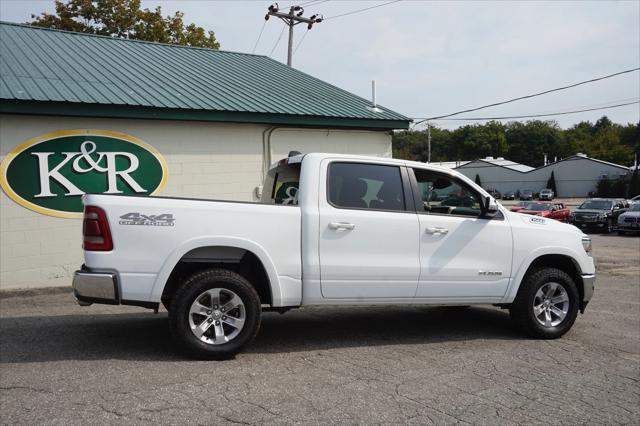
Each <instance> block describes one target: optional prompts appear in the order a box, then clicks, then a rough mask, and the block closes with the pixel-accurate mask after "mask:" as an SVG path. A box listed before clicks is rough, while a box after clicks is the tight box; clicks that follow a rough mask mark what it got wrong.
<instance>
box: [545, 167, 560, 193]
mask: <svg viewBox="0 0 640 426" xmlns="http://www.w3.org/2000/svg"><path fill="white" fill-rule="evenodd" d="M547 188H549V189H550V190H552V191H553V193H554V195H555V196H556V197H557V196H558V189H557V188H556V177H555V176H554V174H553V171H551V176H549V180H548V181H547Z"/></svg>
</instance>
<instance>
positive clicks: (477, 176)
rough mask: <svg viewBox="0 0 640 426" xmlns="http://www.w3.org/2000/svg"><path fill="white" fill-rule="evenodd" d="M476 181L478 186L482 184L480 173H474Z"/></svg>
mask: <svg viewBox="0 0 640 426" xmlns="http://www.w3.org/2000/svg"><path fill="white" fill-rule="evenodd" d="M476 183H477V184H478V186H482V182H481V181H480V175H479V174H477V173H476Z"/></svg>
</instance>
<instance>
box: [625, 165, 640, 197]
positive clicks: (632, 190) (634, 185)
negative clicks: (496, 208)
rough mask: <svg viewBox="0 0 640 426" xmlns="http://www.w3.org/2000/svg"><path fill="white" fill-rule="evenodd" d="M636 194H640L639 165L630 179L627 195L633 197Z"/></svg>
mask: <svg viewBox="0 0 640 426" xmlns="http://www.w3.org/2000/svg"><path fill="white" fill-rule="evenodd" d="M636 195H640V173H638V167H636V168H635V169H634V170H633V174H632V175H631V180H630V181H629V194H628V195H627V197H629V198H633V197H635V196H636Z"/></svg>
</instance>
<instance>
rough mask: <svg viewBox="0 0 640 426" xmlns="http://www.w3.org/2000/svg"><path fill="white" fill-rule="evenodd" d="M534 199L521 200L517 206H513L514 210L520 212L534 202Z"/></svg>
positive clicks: (512, 209)
mask: <svg viewBox="0 0 640 426" xmlns="http://www.w3.org/2000/svg"><path fill="white" fill-rule="evenodd" d="M533 203H534V202H533V201H520V202H519V203H518V205H517V206H513V207H511V211H512V212H519V211H520V210H524V209H526V208H527V207H529V205H530V204H533Z"/></svg>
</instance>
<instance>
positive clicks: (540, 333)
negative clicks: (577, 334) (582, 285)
mask: <svg viewBox="0 0 640 426" xmlns="http://www.w3.org/2000/svg"><path fill="white" fill-rule="evenodd" d="M552 282H555V283H558V284H560V285H561V286H562V287H563V288H564V290H565V291H566V292H567V295H568V298H569V308H568V310H567V314H566V316H565V317H564V319H563V320H562V322H560V323H559V324H557V325H556V326H544V325H543V324H541V323H540V322H538V320H537V319H536V317H535V315H534V310H533V304H534V300H535V295H536V292H537V291H538V290H539V289H540V288H541V287H542V286H544V285H545V284H547V283H552ZM579 298H580V296H579V293H578V288H577V286H576V283H575V282H574V281H573V279H572V278H571V277H570V276H569V275H568V274H567V273H566V272H564V271H562V270H560V269H556V268H542V269H538V270H536V271H534V272H532V273H530V274H528V275H527V276H526V277H525V278H524V280H523V281H522V284H521V285H520V289H519V290H518V295H517V296H516V299H515V300H514V301H513V304H512V305H511V307H510V308H509V311H510V313H511V319H512V320H513V321H514V322H515V324H516V326H517V327H518V328H519V329H520V330H521V331H523V332H524V333H525V334H527V335H528V336H531V337H534V338H538V339H557V338H558V337H560V336H562V335H563V334H565V333H566V332H567V331H569V329H571V327H572V326H573V323H574V322H575V320H576V317H577V316H578V304H579Z"/></svg>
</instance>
